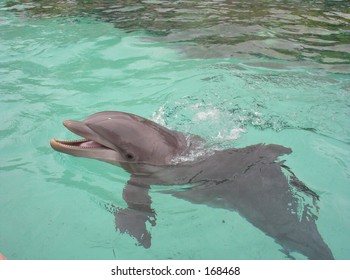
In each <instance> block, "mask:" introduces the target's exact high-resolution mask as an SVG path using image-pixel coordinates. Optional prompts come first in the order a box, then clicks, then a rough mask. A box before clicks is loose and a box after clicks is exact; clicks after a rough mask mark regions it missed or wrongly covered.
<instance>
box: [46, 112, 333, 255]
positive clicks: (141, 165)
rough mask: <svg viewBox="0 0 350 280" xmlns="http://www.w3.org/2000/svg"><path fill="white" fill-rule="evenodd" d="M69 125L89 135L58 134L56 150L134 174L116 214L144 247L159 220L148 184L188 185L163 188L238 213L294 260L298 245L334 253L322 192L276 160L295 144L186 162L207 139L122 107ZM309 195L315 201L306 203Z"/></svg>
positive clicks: (255, 147) (299, 249)
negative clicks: (320, 213)
mask: <svg viewBox="0 0 350 280" xmlns="http://www.w3.org/2000/svg"><path fill="white" fill-rule="evenodd" d="M64 125H65V126H66V127H67V128H68V129H69V130H70V131H72V132H73V133H75V134H77V135H79V136H81V137H83V138H84V139H82V140H75V141H67V140H55V139H52V140H51V142H50V144H51V146H52V148H53V149H55V150H56V151H59V152H62V153H66V154H70V155H73V156H78V157H85V158H93V159H98V160H102V161H105V162H108V163H111V164H114V165H117V166H119V167H121V168H123V169H125V170H126V171H127V172H128V173H130V174H131V178H130V180H129V181H128V182H127V184H126V186H125V188H124V190H123V198H124V200H125V201H126V203H127V206H128V207H127V208H124V209H123V208H117V207H115V208H114V210H112V212H113V214H114V215H115V223H116V228H117V229H118V230H119V231H120V232H122V233H125V232H126V233H128V234H129V235H130V236H133V237H135V238H136V239H137V240H138V242H139V245H142V246H144V247H145V248H148V247H150V246H151V235H150V233H149V231H148V230H147V228H146V223H150V224H151V225H152V226H154V225H155V223H156V213H155V211H154V210H153V209H152V207H151V203H152V201H151V198H150V196H149V194H148V191H149V188H150V186H151V185H162V186H167V185H169V186H170V185H187V186H186V187H184V188H183V189H178V188H177V189H176V190H174V191H172V190H167V191H164V192H165V193H167V194H171V195H173V196H174V197H177V198H181V199H184V200H186V201H189V202H191V203H195V204H205V205H208V206H210V207H217V208H224V209H228V210H231V211H237V212H238V213H239V214H240V215H241V216H243V217H244V218H245V219H246V220H247V221H249V222H250V223H251V224H253V225H254V226H255V227H257V228H259V229H260V230H261V231H263V232H264V233H265V234H267V235H268V236H270V237H272V238H273V239H274V240H275V241H276V242H277V243H278V244H280V245H281V246H282V248H283V252H285V253H286V255H287V256H288V257H290V258H293V257H292V256H291V255H289V253H290V252H293V251H296V252H299V253H301V254H303V255H304V256H305V257H307V258H309V259H333V258H334V257H333V254H332V252H331V250H330V249H329V247H328V246H327V244H326V243H325V242H324V241H323V239H322V237H321V235H320V233H319V232H318V229H317V225H316V220H317V216H316V215H315V214H314V213H313V212H312V211H311V210H312V209H313V208H316V209H317V210H318V207H317V206H315V203H316V200H318V195H317V194H316V193H314V192H313V191H312V190H310V189H309V188H307V187H306V186H305V185H304V184H303V183H302V182H301V181H300V180H299V179H298V178H297V177H296V176H295V174H294V173H293V172H292V171H291V170H290V169H289V167H287V166H286V165H285V164H284V161H277V158H278V157H279V156H281V155H284V154H289V153H291V149H289V148H285V147H283V146H279V145H274V144H270V145H265V144H257V145H252V146H248V147H245V148H239V149H226V150H213V151H211V152H208V153H202V154H201V155H199V156H198V157H195V159H192V160H180V159H181V158H186V157H187V158H190V155H191V154H192V155H193V153H194V152H195V151H196V150H198V149H203V143H204V140H203V139H202V138H201V137H199V136H195V135H185V134H183V133H180V132H177V131H172V130H169V129H167V128H165V127H162V126H160V125H158V124H156V123H155V122H152V121H150V120H147V119H145V118H142V117H139V116H136V115H133V114H129V113H123V112H100V113H96V114H93V115H91V116H89V117H88V118H86V119H85V120H84V121H81V122H80V121H73V120H68V121H65V122H64ZM285 174H287V175H285ZM188 186H190V187H188ZM308 197H309V200H310V199H311V200H312V201H313V202H312V203H311V204H310V203H307V202H306V200H307V198H308Z"/></svg>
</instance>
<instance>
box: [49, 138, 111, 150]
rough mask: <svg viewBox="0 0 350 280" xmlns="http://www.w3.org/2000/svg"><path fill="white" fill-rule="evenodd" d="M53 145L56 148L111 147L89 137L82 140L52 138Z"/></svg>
mask: <svg viewBox="0 0 350 280" xmlns="http://www.w3.org/2000/svg"><path fill="white" fill-rule="evenodd" d="M50 144H51V146H52V147H53V148H54V149H55V148H56V149H72V150H77V149H110V148H108V147H106V146H103V145H101V144H100V143H97V142H95V141H92V140H89V139H80V140H57V139H51V141H50Z"/></svg>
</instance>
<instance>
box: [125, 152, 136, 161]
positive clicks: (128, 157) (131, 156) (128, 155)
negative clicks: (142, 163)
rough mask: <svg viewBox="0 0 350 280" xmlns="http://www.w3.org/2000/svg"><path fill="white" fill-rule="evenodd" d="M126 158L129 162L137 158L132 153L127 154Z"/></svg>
mask: <svg viewBox="0 0 350 280" xmlns="http://www.w3.org/2000/svg"><path fill="white" fill-rule="evenodd" d="M125 157H126V159H128V160H133V159H134V158H135V156H134V155H133V154H131V153H127V154H126V155H125Z"/></svg>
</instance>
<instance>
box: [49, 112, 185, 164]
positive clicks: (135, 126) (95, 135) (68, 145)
mask: <svg viewBox="0 0 350 280" xmlns="http://www.w3.org/2000/svg"><path fill="white" fill-rule="evenodd" d="M63 124H64V126H66V127H67V128H68V129H69V130H70V131H72V132H73V133H75V134H77V135H79V136H81V137H83V139H81V140H73V141H68V140H56V139H51V141H50V144H51V147H52V148H53V149H55V150H56V151H59V152H62V153H66V154H70V155H73V156H78V157H85V158H93V159H98V160H102V161H105V162H108V163H111V164H114V165H118V166H121V167H123V168H124V169H126V170H127V171H129V170H128V169H133V168H130V166H134V165H137V164H148V165H167V164H170V163H171V160H172V159H173V158H174V157H176V156H177V155H179V154H181V153H182V152H183V151H184V150H185V149H186V147H187V145H186V139H185V136H184V135H183V134H182V133H179V132H176V131H171V130H169V129H167V128H165V127H162V126H160V125H158V124H156V123H154V122H152V121H150V120H147V119H144V118H142V117H139V116H136V115H133V114H129V113H123V112H100V113H96V114H93V115H91V116H89V117H87V118H86V119H85V120H83V121H73V120H67V121H64V122H63Z"/></svg>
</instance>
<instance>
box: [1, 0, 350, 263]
mask: <svg viewBox="0 0 350 280" xmlns="http://www.w3.org/2000/svg"><path fill="white" fill-rule="evenodd" d="M46 2H47V1H31V2H30V1H12V2H7V1H0V114H1V121H0V252H2V253H3V254H4V255H6V256H7V258H9V259H285V258H286V256H285V254H284V253H283V252H281V251H280V249H281V247H280V246H279V245H278V244H276V243H275V242H274V240H273V239H272V238H270V237H268V236H266V235H265V234H264V233H263V232H261V231H260V230H259V229H257V228H255V227H254V226H253V225H251V224H249V223H248V222H247V221H246V220H245V219H244V218H243V217H241V216H240V215H239V214H237V213H236V212H231V211H228V210H225V209H213V208H210V207H208V206H205V205H196V204H191V203H189V202H186V201H183V200H179V199H176V198H175V197H172V196H170V195H166V194H164V193H161V192H160V191H159V189H162V187H158V188H157V187H154V188H152V190H151V196H152V205H153V208H154V209H156V212H157V225H156V226H155V227H152V228H150V231H151V235H152V246H151V247H150V248H149V249H145V248H143V247H142V246H138V245H137V241H136V240H135V239H133V238H132V237H130V236H129V235H127V234H121V233H120V232H118V231H116V229H115V224H114V216H113V215H112V214H111V213H110V212H108V211H107V210H106V205H109V204H113V205H117V206H120V207H125V202H124V201H123V198H122V190H123V187H124V185H125V183H126V181H127V180H128V178H129V175H128V174H127V173H126V172H124V171H123V170H121V169H120V168H117V167H115V166H112V165H108V164H106V163H103V162H98V161H94V160H89V159H83V158H75V157H70V156H68V155H65V154H60V153H57V152H55V151H54V150H52V149H51V147H50V145H49V141H50V139H51V138H52V137H55V138H68V139H69V138H74V136H73V135H72V134H71V133H70V132H68V131H67V130H66V129H65V128H64V127H63V126H62V121H63V120H67V119H77V120H81V119H84V118H85V117H86V116H88V115H90V114H92V113H95V112H98V111H105V110H117V111H125V112H130V113H135V114H138V115H141V116H143V117H146V118H150V119H153V120H155V121H157V122H158V123H160V124H162V125H164V126H166V127H169V128H171V129H175V130H179V131H182V132H190V133H194V134H198V135H201V136H202V137H204V138H205V139H206V140H207V141H208V142H209V143H211V144H213V145H216V146H218V147H220V148H230V147H245V146H247V145H250V144H256V143H275V144H280V145H283V146H286V147H290V148H292V150H293V153H292V154H290V155H288V156H286V157H284V159H286V160H287V162H286V164H287V165H288V166H289V167H290V168H291V169H292V170H293V172H294V173H295V174H297V176H298V178H299V179H301V180H302V181H303V182H304V183H305V184H306V185H307V186H308V187H309V188H310V189H312V190H313V191H315V192H316V193H317V194H319V196H320V201H319V207H320V211H319V214H318V220H317V226H318V229H319V231H320V233H321V235H322V236H323V239H324V240H325V242H326V243H327V244H328V246H329V247H330V248H331V250H332V252H333V254H334V256H335V258H336V259H350V235H349V232H350V160H349V159H350V122H349V119H350V101H349V100H350V29H349V24H350V7H349V6H348V5H347V4H346V1H306V3H305V1H302V2H303V4H302V5H303V6H302V7H299V8H298V5H299V4H300V1H260V2H259V1H253V0H252V1H247V4H246V5H245V6H244V5H243V4H240V3H239V1H237V2H232V3H233V4H232V5H234V4H235V5H237V6H236V7H233V6H230V5H229V4H228V3H227V2H226V1H212V3H216V4H215V6H212V7H209V6H210V5H209V4H210V3H209V2H208V3H209V4H208V3H207V2H202V3H207V5H205V4H202V5H201V7H202V8H200V7H199V2H201V1H192V2H190V1H188V2H187V4H186V6H185V7H184V6H183V5H185V4H184V2H181V1H172V2H170V1H169V2H167V1H164V3H163V4H161V3H159V1H135V3H136V2H138V6H137V5H136V4H134V5H133V1H125V3H122V5H124V6H118V5H114V6H112V2H117V1H95V2H96V3H97V4H96V5H95V6H94V5H92V4H88V3H85V4H84V5H83V4H81V5H80V6H79V5H78V4H76V1H66V5H67V6H64V3H65V1H59V3H60V5H58V4H57V6H52V5H53V4H52V5H51V6H50V5H49V4H48V3H46ZM88 2H89V3H94V1H88ZM118 2H121V1H118ZM127 2H128V3H127ZM321 2H322V3H321ZM62 3H63V4H62ZM73 3H75V4H74V5H75V6H74V7H72V6H71V5H73ZM101 3H102V4H103V5H102V4H101ZM174 3H175V4H176V3H177V4H176V5H175V4H174ZM191 3H192V4H191ZM327 3H328V4H327ZM107 4H108V5H107ZM99 5H100V6H99ZM128 5H129V6H128ZM191 5H192V6H191ZM259 5H260V6H259ZM308 5H309V6H308ZM254 7H255V8H254ZM234 8H236V9H234ZM239 11H240V12H239ZM156 13H158V14H156ZM128 16H130V17H129V20H127V19H128ZM137 18H139V20H136V19H137ZM152 19H153V20H152ZM155 19H157V20H155ZM206 19H207V21H205V20H206ZM220 19H221V21H220ZM224 19H225V20H224ZM273 19H275V21H273ZM281 20H282V21H281ZM172 26H173V27H172ZM293 256H294V257H295V258H297V259H304V258H305V257H304V256H302V255H299V254H294V255H293Z"/></svg>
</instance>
